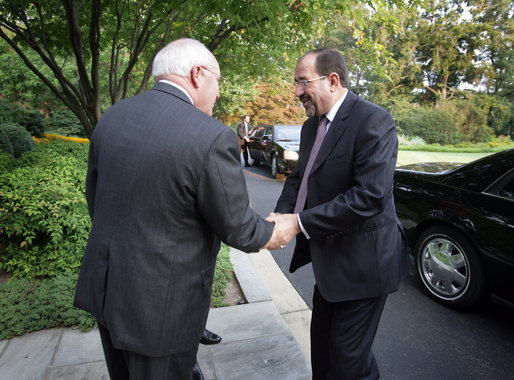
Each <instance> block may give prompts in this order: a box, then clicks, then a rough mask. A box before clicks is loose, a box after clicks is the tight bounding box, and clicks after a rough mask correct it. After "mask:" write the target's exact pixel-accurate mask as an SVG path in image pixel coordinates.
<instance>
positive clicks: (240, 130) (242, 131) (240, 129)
mask: <svg viewBox="0 0 514 380" xmlns="http://www.w3.org/2000/svg"><path fill="white" fill-rule="evenodd" d="M251 133H252V129H251V128H250V124H248V133H246V128H245V123H244V121H242V122H240V123H239V125H238V126H237V138H238V142H239V146H241V145H245V144H246V141H245V140H244V138H245V137H250V134H251Z"/></svg>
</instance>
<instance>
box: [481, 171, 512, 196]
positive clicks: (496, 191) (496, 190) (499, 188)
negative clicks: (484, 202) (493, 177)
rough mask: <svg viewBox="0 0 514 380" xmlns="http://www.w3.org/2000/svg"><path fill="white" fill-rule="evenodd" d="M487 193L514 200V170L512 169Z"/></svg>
mask: <svg viewBox="0 0 514 380" xmlns="http://www.w3.org/2000/svg"><path fill="white" fill-rule="evenodd" d="M485 192H486V193H488V194H493V195H497V196H500V197H503V198H509V199H514V169H511V170H510V171H509V172H508V173H506V174H505V175H503V176H502V177H501V178H500V179H499V180H497V181H496V182H495V183H493V184H492V185H491V186H490V187H489V188H488V189H487V190H486V191H485Z"/></svg>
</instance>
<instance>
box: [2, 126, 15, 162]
mask: <svg viewBox="0 0 514 380" xmlns="http://www.w3.org/2000/svg"><path fill="white" fill-rule="evenodd" d="M0 152H3V153H7V154H9V155H11V156H14V150H13V148H12V144H11V141H10V140H9V136H7V133H5V132H4V131H3V130H1V129H0Z"/></svg>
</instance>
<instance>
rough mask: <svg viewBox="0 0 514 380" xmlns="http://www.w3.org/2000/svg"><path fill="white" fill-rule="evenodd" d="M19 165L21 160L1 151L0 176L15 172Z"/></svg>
mask: <svg viewBox="0 0 514 380" xmlns="http://www.w3.org/2000/svg"><path fill="white" fill-rule="evenodd" d="M18 165H19V160H18V159H16V158H14V157H13V156H11V155H10V154H8V153H5V152H2V151H0V175H1V174H2V173H7V172H10V171H11V170H13V169H14V168H15V167H17V166H18Z"/></svg>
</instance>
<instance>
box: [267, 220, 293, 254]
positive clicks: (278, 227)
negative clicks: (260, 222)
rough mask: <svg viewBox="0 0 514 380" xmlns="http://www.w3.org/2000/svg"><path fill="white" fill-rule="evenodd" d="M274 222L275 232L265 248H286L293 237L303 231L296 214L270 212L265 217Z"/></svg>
mask: <svg viewBox="0 0 514 380" xmlns="http://www.w3.org/2000/svg"><path fill="white" fill-rule="evenodd" d="M265 220H267V221H268V222H274V223H275V227H274V228H273V234H272V235H271V238H270V240H269V241H268V242H267V243H266V245H265V246H264V247H263V248H266V249H284V247H285V246H286V245H287V244H288V243H289V242H290V241H291V240H293V238H294V237H295V236H296V235H297V234H299V233H300V232H301V229H300V224H299V223H298V215H296V214H275V213H270V214H269V215H268V217H267V218H266V219H265Z"/></svg>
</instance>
